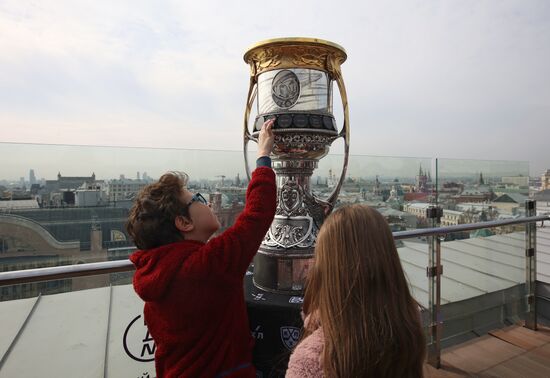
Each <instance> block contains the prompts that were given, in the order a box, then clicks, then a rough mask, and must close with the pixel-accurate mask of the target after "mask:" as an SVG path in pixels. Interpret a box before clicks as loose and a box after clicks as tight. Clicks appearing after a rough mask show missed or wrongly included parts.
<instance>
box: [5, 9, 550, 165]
mask: <svg viewBox="0 0 550 378" xmlns="http://www.w3.org/2000/svg"><path fill="white" fill-rule="evenodd" d="M548 20H550V4H549V3H548V2H546V1H530V2H528V3H523V2H522V3H519V2H517V1H483V2H481V1H460V2H438V1H418V2H412V1H392V2H374V1H367V2H359V3H358V2H341V3H335V2H333V1H330V2H329V1H315V2H314V1H304V2H290V1H283V2H277V3H268V4H261V5H260V4H259V3H257V2H253V1H240V2H231V3H227V2H221V1H218V2H216V1H205V2H193V1H183V2H182V1H159V2H154V3H153V2H145V1H132V2H130V1H122V0H121V1H117V2H107V1H79V2H74V1H68V0H60V1H40V2H32V1H4V2H2V3H1V4H0V51H2V54H1V55H0V124H1V125H2V130H3V132H2V139H3V140H4V141H20V142H46V143H69V144H99V145H119V146H120V145H130V146H155V147H181V148H213V149H235V150H237V149H240V148H241V144H242V141H241V132H242V130H241V127H242V126H241V124H242V114H243V110H244V102H245V96H246V91H247V85H248V67H247V66H246V65H245V63H244V62H243V60H242V55H243V53H244V51H245V49H246V48H247V47H248V46H249V45H250V44H252V43H254V42H256V41H258V40H262V39H266V38H272V37H279V36H314V37H319V38H324V39H328V40H333V41H335V42H337V43H340V44H341V45H343V46H344V47H345V48H346V50H347V51H348V56H349V58H348V61H347V62H346V63H345V64H344V66H343V72H344V78H345V81H346V85H347V88H348V96H349V99H350V111H351V127H352V141H351V142H352V153H355V154H374V155H394V156H446V157H464V158H479V159H483V158H492V159H519V160H530V161H531V163H532V164H531V166H532V170H533V173H538V172H539V171H542V170H543V169H545V168H547V167H548V166H549V165H550V156H549V155H548V152H547V150H548V148H547V145H546V144H545V143H544V142H543V141H544V140H545V139H548V138H549V137H550V131H548V130H549V129H550V127H548V123H549V121H550V119H549V118H550V108H549V107H550V75H549V72H548V67H550V21H548ZM335 103H336V102H335ZM336 113H337V115H338V114H339V111H338V110H337V111H336ZM526 131H528V132H529V133H530V134H532V135H538V136H539V137H537V138H535V140H525V139H527V138H520V136H521V135H522V134H524V132H526ZM336 150H337V151H338V149H336Z"/></svg>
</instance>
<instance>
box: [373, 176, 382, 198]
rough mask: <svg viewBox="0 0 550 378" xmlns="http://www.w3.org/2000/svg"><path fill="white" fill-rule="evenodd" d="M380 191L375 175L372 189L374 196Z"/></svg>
mask: <svg viewBox="0 0 550 378" xmlns="http://www.w3.org/2000/svg"><path fill="white" fill-rule="evenodd" d="M380 193H381V190H380V181H379V180H378V175H376V180H374V189H373V194H374V195H375V196H379V195H380Z"/></svg>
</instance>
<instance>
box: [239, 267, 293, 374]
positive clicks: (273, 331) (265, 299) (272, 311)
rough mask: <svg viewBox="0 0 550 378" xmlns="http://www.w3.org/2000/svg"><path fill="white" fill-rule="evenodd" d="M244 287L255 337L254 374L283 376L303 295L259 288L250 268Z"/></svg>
mask: <svg viewBox="0 0 550 378" xmlns="http://www.w3.org/2000/svg"><path fill="white" fill-rule="evenodd" d="M244 290H245V299H246V306H247V309H248V321H249V324H250V331H251V332H252V336H253V337H254V339H255V346H254V355H253V363H254V365H255V366H256V370H257V373H256V376H257V377H258V378H271V377H273V378H275V377H284V376H285V372H286V368H287V365H288V359H289V357H290V353H291V351H292V349H293V347H294V346H295V345H296V343H297V342H298V340H299V337H300V332H301V329H302V325H303V323H302V318H301V316H300V312H301V309H302V303H303V297H302V296H301V295H299V296H298V295H292V294H278V293H272V292H268V291H265V290H262V289H259V288H257V287H256V286H254V284H253V282H252V272H251V271H249V272H247V273H246V276H245V279H244Z"/></svg>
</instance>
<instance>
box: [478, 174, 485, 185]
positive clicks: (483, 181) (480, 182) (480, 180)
mask: <svg viewBox="0 0 550 378" xmlns="http://www.w3.org/2000/svg"><path fill="white" fill-rule="evenodd" d="M478 184H479V185H485V180H484V179H483V173H481V172H479V182H478Z"/></svg>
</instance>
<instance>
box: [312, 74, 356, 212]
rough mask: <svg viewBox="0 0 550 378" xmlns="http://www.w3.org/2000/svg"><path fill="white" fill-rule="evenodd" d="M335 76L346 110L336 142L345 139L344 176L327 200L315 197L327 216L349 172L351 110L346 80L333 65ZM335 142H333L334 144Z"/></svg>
mask: <svg viewBox="0 0 550 378" xmlns="http://www.w3.org/2000/svg"><path fill="white" fill-rule="evenodd" d="M333 67H334V68H333V69H334V71H333V75H334V78H335V80H336V83H337V84H338V90H339V92H340V98H341V99H342V107H343V110H344V125H343V127H342V130H341V131H340V133H339V134H338V136H337V137H336V138H334V140H336V139H338V138H344V164H343V166H342V174H341V175H340V179H339V180H338V184H337V185H336V187H335V188H334V190H333V191H332V193H331V194H330V195H329V197H328V198H327V199H326V200H323V199H320V198H318V197H316V196H314V199H315V201H316V202H317V203H318V204H319V205H321V206H323V207H324V208H325V215H328V214H330V212H331V211H332V209H333V208H334V206H335V205H336V200H337V199H338V194H339V193H340V189H342V185H343V184H344V179H345V178H346V172H347V170H348V162H349V109H348V95H347V92H346V86H345V85H344V80H343V79H342V72H341V71H340V67H339V66H338V65H333ZM334 140H333V142H334Z"/></svg>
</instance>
